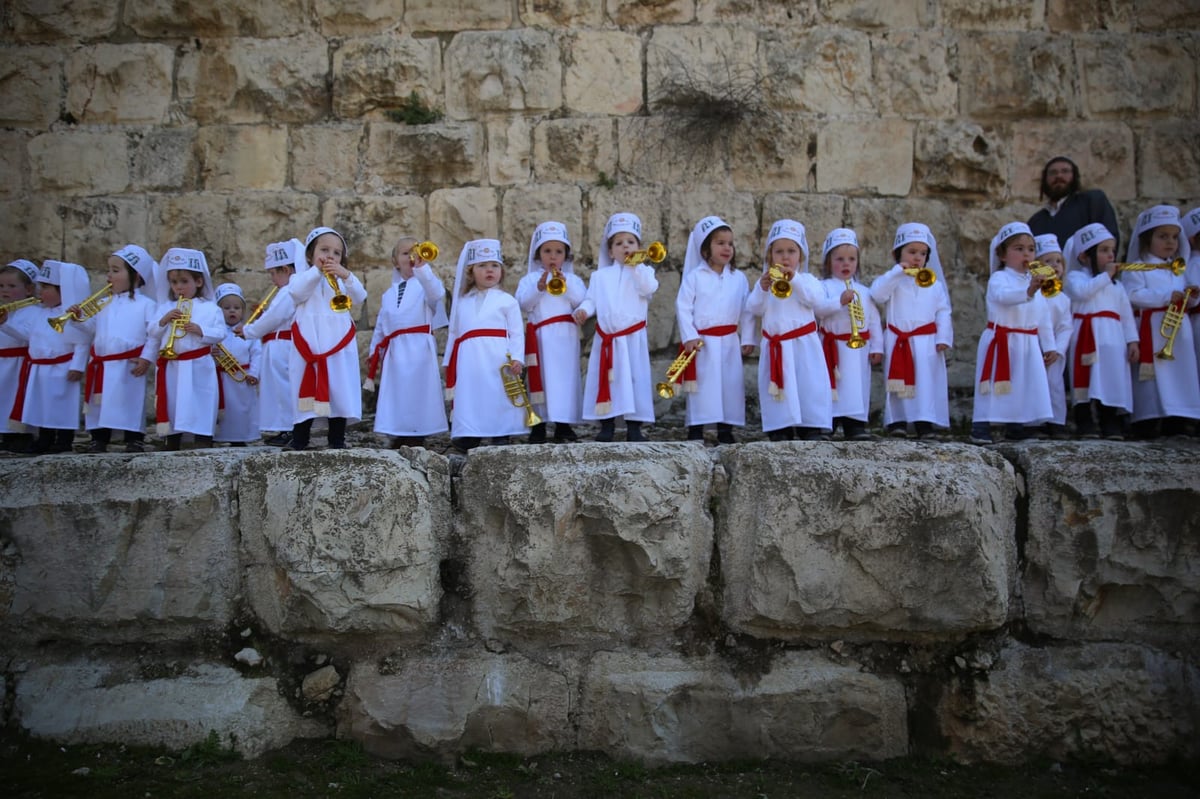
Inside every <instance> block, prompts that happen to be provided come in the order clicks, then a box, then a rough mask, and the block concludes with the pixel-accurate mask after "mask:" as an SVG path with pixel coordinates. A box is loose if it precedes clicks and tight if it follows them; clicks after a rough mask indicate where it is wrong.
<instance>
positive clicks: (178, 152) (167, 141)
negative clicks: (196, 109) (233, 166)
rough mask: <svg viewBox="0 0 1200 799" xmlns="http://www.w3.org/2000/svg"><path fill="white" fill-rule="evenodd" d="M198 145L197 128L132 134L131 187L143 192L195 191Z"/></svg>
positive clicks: (150, 129) (163, 128) (161, 128)
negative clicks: (196, 147)
mask: <svg viewBox="0 0 1200 799" xmlns="http://www.w3.org/2000/svg"><path fill="white" fill-rule="evenodd" d="M195 144H196V129H195V128H168V127H154V128H149V129H147V130H145V131H142V132H140V133H135V134H133V135H131V136H130V139H129V161H130V168H131V172H130V175H129V180H130V183H129V188H130V189H132V190H134V191H140V192H148V191H185V190H192V189H195V188H196V178H197V175H196V167H195V159H194V157H193V155H192V149H193V147H194V146H195Z"/></svg>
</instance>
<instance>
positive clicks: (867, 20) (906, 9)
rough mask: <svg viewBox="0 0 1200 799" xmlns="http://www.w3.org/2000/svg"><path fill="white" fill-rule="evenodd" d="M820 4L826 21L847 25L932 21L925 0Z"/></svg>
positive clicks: (904, 26) (882, 25)
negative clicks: (923, 0)
mask: <svg viewBox="0 0 1200 799" xmlns="http://www.w3.org/2000/svg"><path fill="white" fill-rule="evenodd" d="M781 5H792V4H791V3H787V4H781ZM820 7H821V15H822V17H824V19H825V20H826V21H827V22H830V23H833V24H835V25H841V26H844V27H848V28H869V29H878V28H883V29H889V28H890V29H900V30H904V29H912V28H923V27H926V26H927V25H928V24H929V23H930V22H931V21H932V19H931V17H932V9H930V7H929V4H928V3H925V2H922V0H893V1H892V2H890V3H876V2H873V0H821V3H820Z"/></svg>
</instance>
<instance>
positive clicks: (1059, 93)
mask: <svg viewBox="0 0 1200 799" xmlns="http://www.w3.org/2000/svg"><path fill="white" fill-rule="evenodd" d="M958 52H959V65H960V70H961V75H962V77H961V78H960V81H961V85H960V88H959V92H960V95H961V98H962V100H961V105H962V110H963V111H965V112H966V113H967V114H969V115H972V116H974V117H976V118H980V119H988V118H994V117H1010V118H1012V117H1015V118H1018V119H1020V120H1025V119H1030V118H1034V119H1037V118H1043V119H1045V118H1058V117H1064V116H1070V115H1074V114H1076V113H1078V110H1079V98H1078V96H1077V95H1076V94H1075V93H1074V92H1072V90H1071V87H1072V85H1073V84H1074V81H1075V80H1076V71H1075V70H1076V68H1075V64H1074V62H1073V59H1072V49H1071V41H1070V39H1068V38H1065V37H1052V36H1049V35H1048V34H1041V33H1022V34H1016V33H995V34H992V33H979V34H969V35H963V36H962V37H960V38H959V41H958Z"/></svg>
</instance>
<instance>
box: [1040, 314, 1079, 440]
mask: <svg viewBox="0 0 1200 799" xmlns="http://www.w3.org/2000/svg"><path fill="white" fill-rule="evenodd" d="M1046 307H1047V310H1048V311H1049V313H1050V329H1051V330H1052V331H1053V333H1054V351H1055V352H1057V353H1058V355H1059V358H1058V360H1057V361H1055V362H1054V363H1051V364H1046V382H1047V384H1048V385H1049V386H1050V409H1051V410H1052V411H1053V413H1054V418H1052V419H1051V420H1050V421H1051V422H1053V423H1054V424H1059V425H1065V424H1066V423H1067V382H1066V376H1067V371H1066V370H1067V354H1068V352H1069V351H1070V349H1071V333H1072V332H1073V331H1074V329H1075V325H1074V324H1073V320H1072V318H1071V298H1070V297H1069V296H1067V294H1066V292H1060V293H1058V294H1057V295H1055V296H1053V297H1047V298H1046Z"/></svg>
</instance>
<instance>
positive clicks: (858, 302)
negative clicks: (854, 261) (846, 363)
mask: <svg viewBox="0 0 1200 799" xmlns="http://www.w3.org/2000/svg"><path fill="white" fill-rule="evenodd" d="M846 288H848V289H850V290H851V291H854V287H853V286H852V285H850V281H849V279H847V280H846ZM847 310H848V311H849V312H850V338H849V339H848V340H847V341H846V346H847V347H849V348H850V349H852V350H861V349H862V348H863V347H865V346H867V340H866V339H865V338H863V337H862V329H863V327H864V326H865V325H866V322H867V314H866V312H865V311H864V310H863V306H862V298H861V297H859V296H858V292H857V291H854V299H853V300H851V301H850V306H849V308H847Z"/></svg>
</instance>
